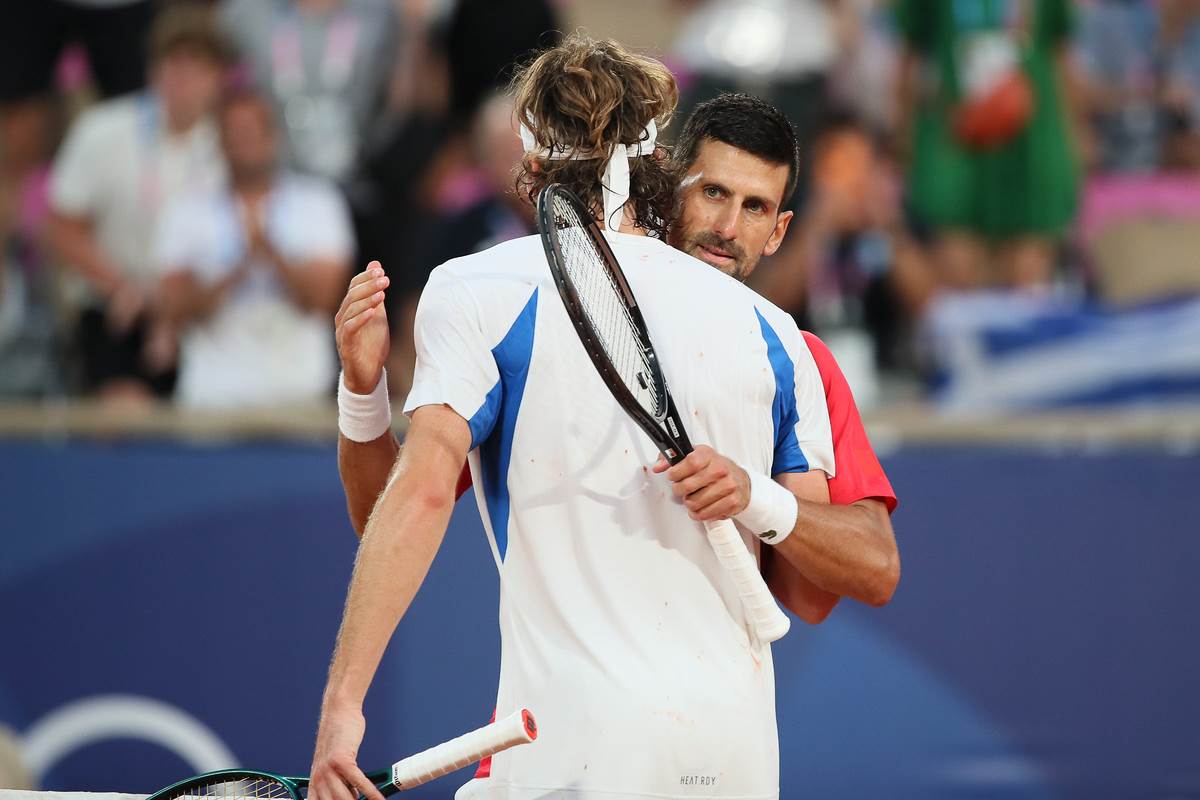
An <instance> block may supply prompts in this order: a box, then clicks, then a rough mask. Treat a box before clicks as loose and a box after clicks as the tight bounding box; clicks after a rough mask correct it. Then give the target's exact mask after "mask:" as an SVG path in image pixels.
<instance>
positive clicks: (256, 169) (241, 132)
mask: <svg viewBox="0 0 1200 800" xmlns="http://www.w3.org/2000/svg"><path fill="white" fill-rule="evenodd" d="M221 145H222V148H223V149H224V151H225V160H226V161H227V162H228V164H229V171H230V172H231V173H232V174H233V176H234V178H235V179H238V178H242V179H252V180H253V179H262V178H263V177H265V176H268V175H270V174H271V173H272V172H274V169H275V162H276V157H277V155H278V150H279V148H278V142H277V140H276V134H275V125H274V123H273V121H272V119H271V110H270V109H269V108H268V107H267V105H266V103H265V102H263V101H261V100H256V99H244V100H239V101H237V102H235V103H233V104H232V105H230V106H229V107H228V108H226V109H225V110H224V113H223V114H222V115H221Z"/></svg>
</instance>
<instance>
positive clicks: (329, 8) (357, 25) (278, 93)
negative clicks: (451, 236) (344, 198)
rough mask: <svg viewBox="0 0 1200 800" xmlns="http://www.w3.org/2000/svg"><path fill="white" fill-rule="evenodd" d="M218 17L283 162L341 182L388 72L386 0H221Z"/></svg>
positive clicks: (390, 46) (393, 22)
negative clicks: (263, 97)
mask: <svg viewBox="0 0 1200 800" xmlns="http://www.w3.org/2000/svg"><path fill="white" fill-rule="evenodd" d="M222 21H223V23H224V25H225V28H226V29H227V30H228V32H229V35H230V36H231V37H232V38H233V40H234V41H235V42H236V43H237V44H238V48H239V50H240V51H241V53H242V56H243V58H245V59H246V61H247V63H248V66H249V68H250V71H251V74H252V77H253V79H254V82H255V84H256V85H257V86H258V87H259V88H260V89H261V90H262V91H264V92H266V93H267V94H268V96H269V97H270V98H271V101H272V102H273V103H274V105H275V108H276V114H277V116H278V118H279V119H280V120H282V122H283V131H284V133H285V135H286V145H287V155H288V158H289V162H290V164H291V165H292V166H293V167H295V168H296V169H298V170H300V171H302V172H307V173H310V174H313V175H319V176H322V177H325V178H329V179H332V180H335V181H339V182H344V181H346V180H347V179H348V178H349V177H350V175H351V172H352V171H353V169H354V168H355V167H356V166H357V163H358V158H359V155H360V151H361V148H362V145H363V143H364V140H365V139H366V137H367V135H368V133H369V131H370V128H371V127H372V125H373V124H374V123H375V122H376V121H377V120H378V118H379V112H380V110H381V108H382V105H383V100H384V96H385V91H386V88H387V85H388V80H389V78H390V77H391V70H392V66H393V62H394V59H395V56H396V42H397V35H398V20H397V17H396V14H395V12H394V9H393V7H392V5H391V2H390V0H226V2H225V4H224V6H223V7H222Z"/></svg>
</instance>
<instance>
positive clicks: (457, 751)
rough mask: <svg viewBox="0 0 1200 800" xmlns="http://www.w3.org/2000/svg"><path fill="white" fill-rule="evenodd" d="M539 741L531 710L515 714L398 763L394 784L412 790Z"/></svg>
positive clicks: (394, 771) (394, 769)
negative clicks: (502, 752)
mask: <svg viewBox="0 0 1200 800" xmlns="http://www.w3.org/2000/svg"><path fill="white" fill-rule="evenodd" d="M536 738H537V722H535V721H534V719H533V714H531V713H530V712H529V710H528V709H522V710H520V711H515V712H513V713H512V714H509V715H508V716H507V717H505V718H504V719H501V720H496V721H495V722H493V723H491V724H489V725H485V726H483V727H482V728H478V729H476V730H473V731H471V732H470V733H464V734H463V735H462V736H459V737H457V738H454V739H451V740H450V741H448V742H443V743H441V744H439V745H435V746H434V747H431V748H429V749H428V750H422V751H421V752H420V753H414V754H413V755H411V756H409V757H408V758H405V759H401V760H400V761H397V762H396V763H395V764H393V765H392V784H393V785H395V787H396V790H397V791H403V790H405V789H411V788H413V787H414V786H420V785H421V784H423V783H427V782H429V781H431V780H434V779H435V778H440V777H442V776H443V775H448V774H449V773H451V772H454V771H456V770H459V769H462V768H463V767H465V766H467V765H468V764H474V763H475V762H476V761H479V760H481V759H484V758H487V757H488V756H491V755H495V754H496V753H499V752H500V751H501V750H507V749H508V748H510V747H513V746H515V745H518V744H528V743H529V742H532V741H533V740H534V739H536Z"/></svg>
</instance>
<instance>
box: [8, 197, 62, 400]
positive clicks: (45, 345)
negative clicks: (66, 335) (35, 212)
mask: <svg viewBox="0 0 1200 800" xmlns="http://www.w3.org/2000/svg"><path fill="white" fill-rule="evenodd" d="M16 195H17V193H16V191H15V187H14V186H13V182H11V181H5V180H3V179H0V398H18V397H29V398H32V397H45V396H47V395H49V394H53V393H57V392H59V391H61V389H62V385H61V380H60V374H59V369H58V358H57V356H58V353H57V352H56V349H55V346H56V333H57V331H56V316H55V314H54V308H53V305H52V303H51V297H50V295H51V292H50V281H49V280H48V276H47V274H46V272H45V270H44V268H43V266H44V265H42V264H41V263H39V261H38V259H37V256H36V255H35V252H34V248H33V247H32V243H31V242H30V241H29V240H28V238H27V237H25V236H24V235H22V234H21V233H20V232H19V231H18V230H17V229H16V222H17V219H16V217H17V209H16V203H17V196H16Z"/></svg>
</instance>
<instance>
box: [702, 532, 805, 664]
mask: <svg viewBox="0 0 1200 800" xmlns="http://www.w3.org/2000/svg"><path fill="white" fill-rule="evenodd" d="M704 529H705V531H707V533H708V541H709V543H710V544H711V545H712V548H713V551H714V552H715V553H716V554H717V560H718V561H720V562H721V565H722V566H723V567H725V569H727V570H728V571H729V573H730V575H732V576H733V580H734V583H735V584H736V585H737V590H738V595H739V596H740V597H741V598H742V605H743V606H745V608H746V616H747V617H749V619H750V624H751V625H752V626H753V627H754V632H755V633H756V634H758V638H759V639H760V640H761V641H763V642H773V641H775V640H776V639H779V638H781V637H782V636H783V635H784V634H785V633H787V632H788V628H790V627H791V626H792V622H791V620H789V619H788V617H787V614H784V613H783V612H782V611H780V610H779V606H777V605H776V604H775V598H774V597H772V596H771V590H770V589H768V588H767V582H766V581H764V580H763V576H762V573H761V572H759V571H758V563H757V562H756V561H755V560H754V556H752V555H751V554H750V551H749V550H748V549H747V548H746V543H745V542H743V541H742V536H741V534H740V533H738V530H737V528H735V527H734V525H733V523H732V522H730V521H729V520H727V519H723V520H718V521H716V522H706V523H704Z"/></svg>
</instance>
